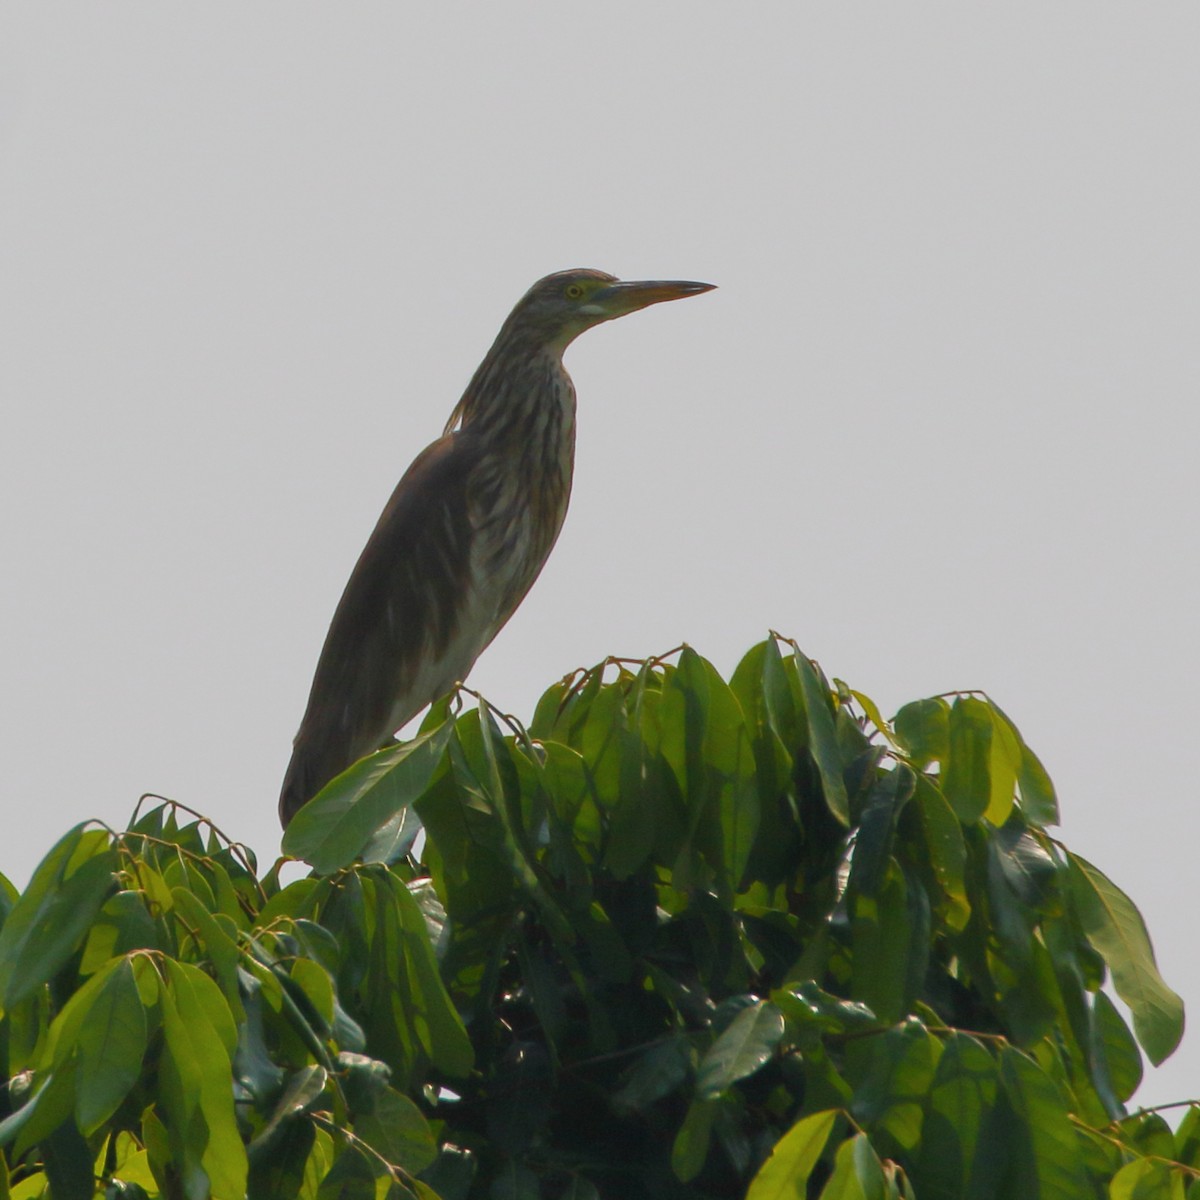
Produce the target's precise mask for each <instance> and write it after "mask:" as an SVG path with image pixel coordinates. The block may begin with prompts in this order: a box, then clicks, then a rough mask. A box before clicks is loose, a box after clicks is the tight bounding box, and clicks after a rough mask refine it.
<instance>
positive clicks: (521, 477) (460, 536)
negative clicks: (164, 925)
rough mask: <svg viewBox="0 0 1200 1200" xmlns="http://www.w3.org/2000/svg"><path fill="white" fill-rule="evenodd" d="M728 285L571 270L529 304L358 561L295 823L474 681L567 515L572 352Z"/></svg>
mask: <svg viewBox="0 0 1200 1200" xmlns="http://www.w3.org/2000/svg"><path fill="white" fill-rule="evenodd" d="M712 286H713V285H712V284H708V283H689V282H633V283H631V282H622V281H620V280H617V279H616V278H615V277H614V276H612V275H606V274H604V272H602V271H588V270H573V271H560V272H558V273H557V274H555V275H548V276H546V278H545V279H541V280H539V281H538V282H537V283H535V284H534V285H533V287H531V288H530V289H529V291H528V292H526V294H525V295H524V296H523V297H522V298H521V300H520V301H519V302H518V303H517V306H516V307H515V308H514V309H513V310H512V312H511V313H510V314H509V317H508V320H507V321H505V322H504V325H503V327H502V328H501V330H500V333H499V334H498V335H497V337H496V340H495V342H494V343H493V345H492V348H491V349H490V350H489V351H488V353H487V356H486V357H485V358H484V360H483V362H482V363H480V365H479V368H478V370H477V371H476V372H475V375H474V377H473V378H472V380H471V382H470V383H469V384H468V385H467V390H466V391H465V392H464V393H463V397H462V399H461V400H460V401H459V402H458V405H457V407H456V408H455V409H454V412H453V413H451V415H450V420H449V422H448V423H447V425H446V430H445V433H444V434H443V436H442V437H441V438H439V439H438V440H437V441H436V442H434V443H433V444H432V445H431V446H428V447H426V449H425V450H424V451H422V452H421V453H420V454H419V455H418V456H417V458H416V460H415V461H414V462H413V464H412V466H410V467H409V468H408V470H407V471H406V472H405V473H404V478H403V479H401V480H400V482H399V483H398V484H397V485H396V490H395V491H394V492H393V493H392V497H391V499H390V500H389V501H388V503H387V506H386V507H385V508H384V510H383V514H382V515H381V516H380V518H379V521H378V523H377V524H376V526H375V529H374V532H373V533H372V534H371V536H370V538H369V539H368V541H367V544H366V546H365V547H364V548H363V552H362V554H361V555H360V556H359V559H358V563H357V564H356V565H355V567H354V570H353V571H352V572H351V574H350V579H349V582H348V583H347V584H346V590H345V591H344V592H343V593H342V598H341V600H340V602H339V603H338V606H337V610H336V611H335V612H334V614H333V621H332V622H331V624H330V626H329V633H328V634H327V635H326V637H325V645H324V647H323V648H322V650H321V657H320V659H319V660H318V661H317V670H316V675H315V677H314V678H313V683H312V690H311V692H310V693H309V697H308V708H307V709H306V711H305V713H304V719H303V721H302V722H301V723H300V731H299V732H298V733H297V734H296V738H295V742H294V745H293V750H292V760H291V763H290V764H289V765H288V769H287V774H286V776H285V777H284V781H283V790H282V792H281V794H280V797H279V819H280V821H282V822H283V824H284V826H285V827H286V826H287V824H288V822H289V821H290V820H291V819H292V817H294V816H295V815H296V812H297V810H298V809H299V808H300V806H301V805H302V804H304V803H305V802H306V801H307V800H310V799H311V798H312V797H313V796H315V795H316V794H317V792H319V791H320V790H321V788H322V787H324V785H325V784H326V783H328V782H329V781H330V780H331V779H333V778H334V776H336V775H339V774H341V772H342V771H344V770H346V768H347V767H349V766H350V765H351V764H353V763H354V762H356V761H357V760H358V759H359V758H362V757H363V756H364V755H366V754H370V753H371V752H372V751H374V750H378V749H379V748H380V747H381V746H383V745H386V744H387V743H388V742H389V740H390V739H391V737H392V735H393V734H394V733H395V732H396V730H398V729H399V728H400V727H401V726H402V725H404V724H405V723H406V722H407V721H408V720H409V719H410V718H411V717H413V716H414V715H415V714H416V713H418V712H419V711H420V710H421V709H422V708H424V707H425V705H427V704H430V703H432V702H433V701H434V700H436V699H437V698H438V697H439V696H442V695H444V694H445V693H446V692H448V691H449V690H450V689H451V688H452V687H453V686H454V685H455V684H456V683H458V682H460V681H461V680H463V679H465V678H466V676H467V673H468V672H469V671H470V669H471V667H472V666H473V665H474V663H475V660H476V659H477V658H478V657H479V655H480V654H482V653H483V650H484V649H485V647H486V646H487V645H488V643H490V642H491V640H492V639H493V638H494V637H495V636H496V634H497V633H498V632H499V631H500V628H501V627H502V626H503V625H504V623H505V622H506V621H507V620H508V618H509V617H511V616H512V614H513V612H514V610H515V609H516V607H517V605H518V604H520V603H521V600H522V599H523V598H524V596H525V593H526V592H527V591H529V588H530V587H531V586H532V584H533V581H534V580H535V579H536V578H537V577H538V573H539V572H540V571H541V569H542V566H543V565H544V564H545V562H546V559H547V557H548V556H549V554H550V550H551V548H552V547H553V546H554V542H555V539H556V538H557V537H558V532H559V530H560V529H561V528H562V523H563V518H564V517H565V516H566V512H567V501H568V499H569V497H570V494H571V472H572V467H573V465H574V459H575V387H574V385H573V384H572V383H571V377H570V376H569V375H568V374H567V372H566V370H565V369H564V367H563V364H562V356H563V351H564V350H565V349H566V348H567V347H568V346H569V345H570V344H571V342H572V341H574V339H575V338H577V337H578V336H579V335H580V334H581V333H583V332H584V330H586V329H590V328H591V327H592V326H593V325H599V324H600V323H601V322H602V321H611V320H613V318H615V317H623V316H625V315H626V314H627V313H631V312H636V311H637V310H638V309H639V308H645V307H646V306H647V305H650V304H658V303H661V302H662V301H664V300H678V299H680V298H681V297H683V296H695V295H697V294H698V293H700V292H707V291H709V290H710V289H711V288H712Z"/></svg>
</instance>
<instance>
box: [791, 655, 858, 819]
mask: <svg viewBox="0 0 1200 1200" xmlns="http://www.w3.org/2000/svg"><path fill="white" fill-rule="evenodd" d="M793 661H794V662H795V666H796V672H797V676H798V678H799V681H800V697H801V701H802V703H803V705H804V720H805V724H806V725H807V727H808V750H809V753H810V754H811V755H812V759H813V762H814V763H815V764H816V768H817V774H818V775H819V776H820V779H821V790H822V791H823V792H824V794H825V804H826V805H827V806H828V808H829V811H830V812H831V813H832V814H833V815H834V817H836V818H837V820H838V822H839V823H840V824H841V825H843V826H845V827H849V825H850V799H849V797H848V796H847V795H846V783H845V780H844V779H843V778H842V756H841V753H840V751H839V748H838V740H837V727H836V725H835V723H834V716H833V709H832V704H831V701H830V693H829V687H828V685H827V684H826V683H825V682H824V680H823V679H822V678H821V677H820V676H819V675H818V673H817V672H818V669H817V667H816V666H815V665H814V664H813V661H812V660H811V659H810V658H808V657H807V655H805V654H802V653H801V652H800V651H799V650H797V651H796V653H795V655H794V656H793Z"/></svg>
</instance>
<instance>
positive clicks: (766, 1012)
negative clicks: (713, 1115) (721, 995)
mask: <svg viewBox="0 0 1200 1200" xmlns="http://www.w3.org/2000/svg"><path fill="white" fill-rule="evenodd" d="M782 1037H783V1013H781V1012H780V1011H779V1009H778V1008H777V1007H776V1006H775V1005H774V1004H772V1003H771V1002H770V1001H769V1000H760V1001H758V1003H757V1004H753V1005H751V1006H750V1007H749V1008H744V1009H742V1011H741V1012H740V1013H738V1015H737V1016H736V1017H734V1019H733V1020H732V1021H731V1022H730V1023H729V1026H728V1027H727V1028H726V1030H725V1032H724V1033H722V1034H721V1036H720V1037H719V1038H717V1040H716V1041H715V1042H713V1044H712V1045H711V1046H710V1047H709V1049H708V1051H707V1053H706V1054H705V1055H704V1057H703V1058H702V1059H701V1060H700V1067H699V1070H698V1072H697V1075H696V1091H697V1093H698V1094H699V1096H700V1097H701V1098H702V1099H706V1100H711V1099H714V1098H715V1097H716V1096H718V1095H720V1094H721V1092H723V1091H724V1090H725V1089H726V1088H727V1087H731V1086H732V1085H733V1084H735V1083H736V1082H737V1081H738V1080H739V1079H745V1078H746V1076H748V1075H753V1074H754V1072H755V1071H757V1070H758V1069H759V1067H761V1066H762V1065H763V1064H764V1063H766V1062H768V1061H769V1060H770V1058H771V1056H772V1055H773V1054H774V1053H775V1049H776V1047H777V1046H778V1045H779V1041H780V1039H781V1038H782Z"/></svg>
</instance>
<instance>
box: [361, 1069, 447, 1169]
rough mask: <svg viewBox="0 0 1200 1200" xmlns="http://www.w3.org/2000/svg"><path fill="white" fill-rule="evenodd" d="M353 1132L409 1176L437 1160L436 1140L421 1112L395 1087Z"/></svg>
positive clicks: (379, 1098)
mask: <svg viewBox="0 0 1200 1200" xmlns="http://www.w3.org/2000/svg"><path fill="white" fill-rule="evenodd" d="M354 1132H355V1134H357V1135H358V1136H359V1137H361V1138H362V1139H363V1140H364V1141H365V1142H366V1143H367V1144H368V1145H369V1146H370V1147H371V1148H372V1149H373V1150H375V1151H376V1153H378V1154H381V1155H382V1156H383V1157H384V1158H385V1159H387V1161H388V1162H389V1163H391V1164H392V1165H393V1166H397V1167H399V1168H400V1169H401V1170H402V1171H404V1172H405V1173H407V1174H409V1175H415V1174H416V1173H417V1172H418V1171H423V1170H424V1169H425V1168H426V1167H427V1166H429V1165H430V1164H431V1163H432V1162H433V1160H434V1159H435V1158H437V1140H436V1139H435V1138H434V1136H433V1133H432V1131H431V1130H430V1128H429V1123H428V1122H427V1121H426V1120H425V1118H424V1117H423V1116H422V1115H421V1110H420V1109H419V1108H418V1107H417V1106H416V1105H415V1104H414V1103H413V1102H412V1101H411V1100H410V1099H409V1098H408V1097H407V1096H402V1095H401V1094H400V1093H399V1092H397V1091H396V1090H395V1089H393V1088H390V1087H389V1088H385V1089H384V1090H383V1091H382V1092H381V1093H380V1094H379V1095H378V1096H377V1097H376V1099H375V1104H374V1105H373V1107H372V1108H371V1111H370V1112H369V1113H367V1114H366V1115H365V1116H362V1117H359V1118H358V1119H357V1120H356V1121H355V1122H354Z"/></svg>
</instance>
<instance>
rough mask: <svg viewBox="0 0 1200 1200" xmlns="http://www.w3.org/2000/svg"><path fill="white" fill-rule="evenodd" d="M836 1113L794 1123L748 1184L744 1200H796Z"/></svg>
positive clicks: (827, 1139)
mask: <svg viewBox="0 0 1200 1200" xmlns="http://www.w3.org/2000/svg"><path fill="white" fill-rule="evenodd" d="M837 1117H838V1114H837V1112H836V1111H832V1110H831V1111H828V1112H819V1113H813V1114H812V1116H808V1117H804V1118H803V1119H802V1120H800V1121H797V1122H796V1124H795V1125H793V1126H792V1127H791V1129H789V1130H788V1131H787V1133H785V1134H784V1135H783V1137H781V1138H780V1139H779V1141H778V1142H776V1143H775V1148H774V1149H773V1150H772V1151H771V1154H770V1157H769V1158H768V1159H767V1161H766V1162H765V1163H763V1165H762V1166H761V1167H760V1168H759V1171H758V1174H757V1175H755V1176H754V1181H753V1182H752V1183H751V1184H750V1190H749V1191H748V1192H747V1193H746V1200H798V1198H799V1197H803V1196H804V1195H805V1194H806V1192H805V1188H806V1185H807V1184H808V1179H809V1176H810V1175H811V1174H812V1170H813V1167H815V1166H816V1165H817V1160H818V1159H819V1158H820V1157H821V1153H822V1151H823V1150H824V1149H825V1143H826V1142H828V1141H829V1134H830V1132H831V1131H832V1130H833V1124H834V1122H835V1121H836V1120H837Z"/></svg>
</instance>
